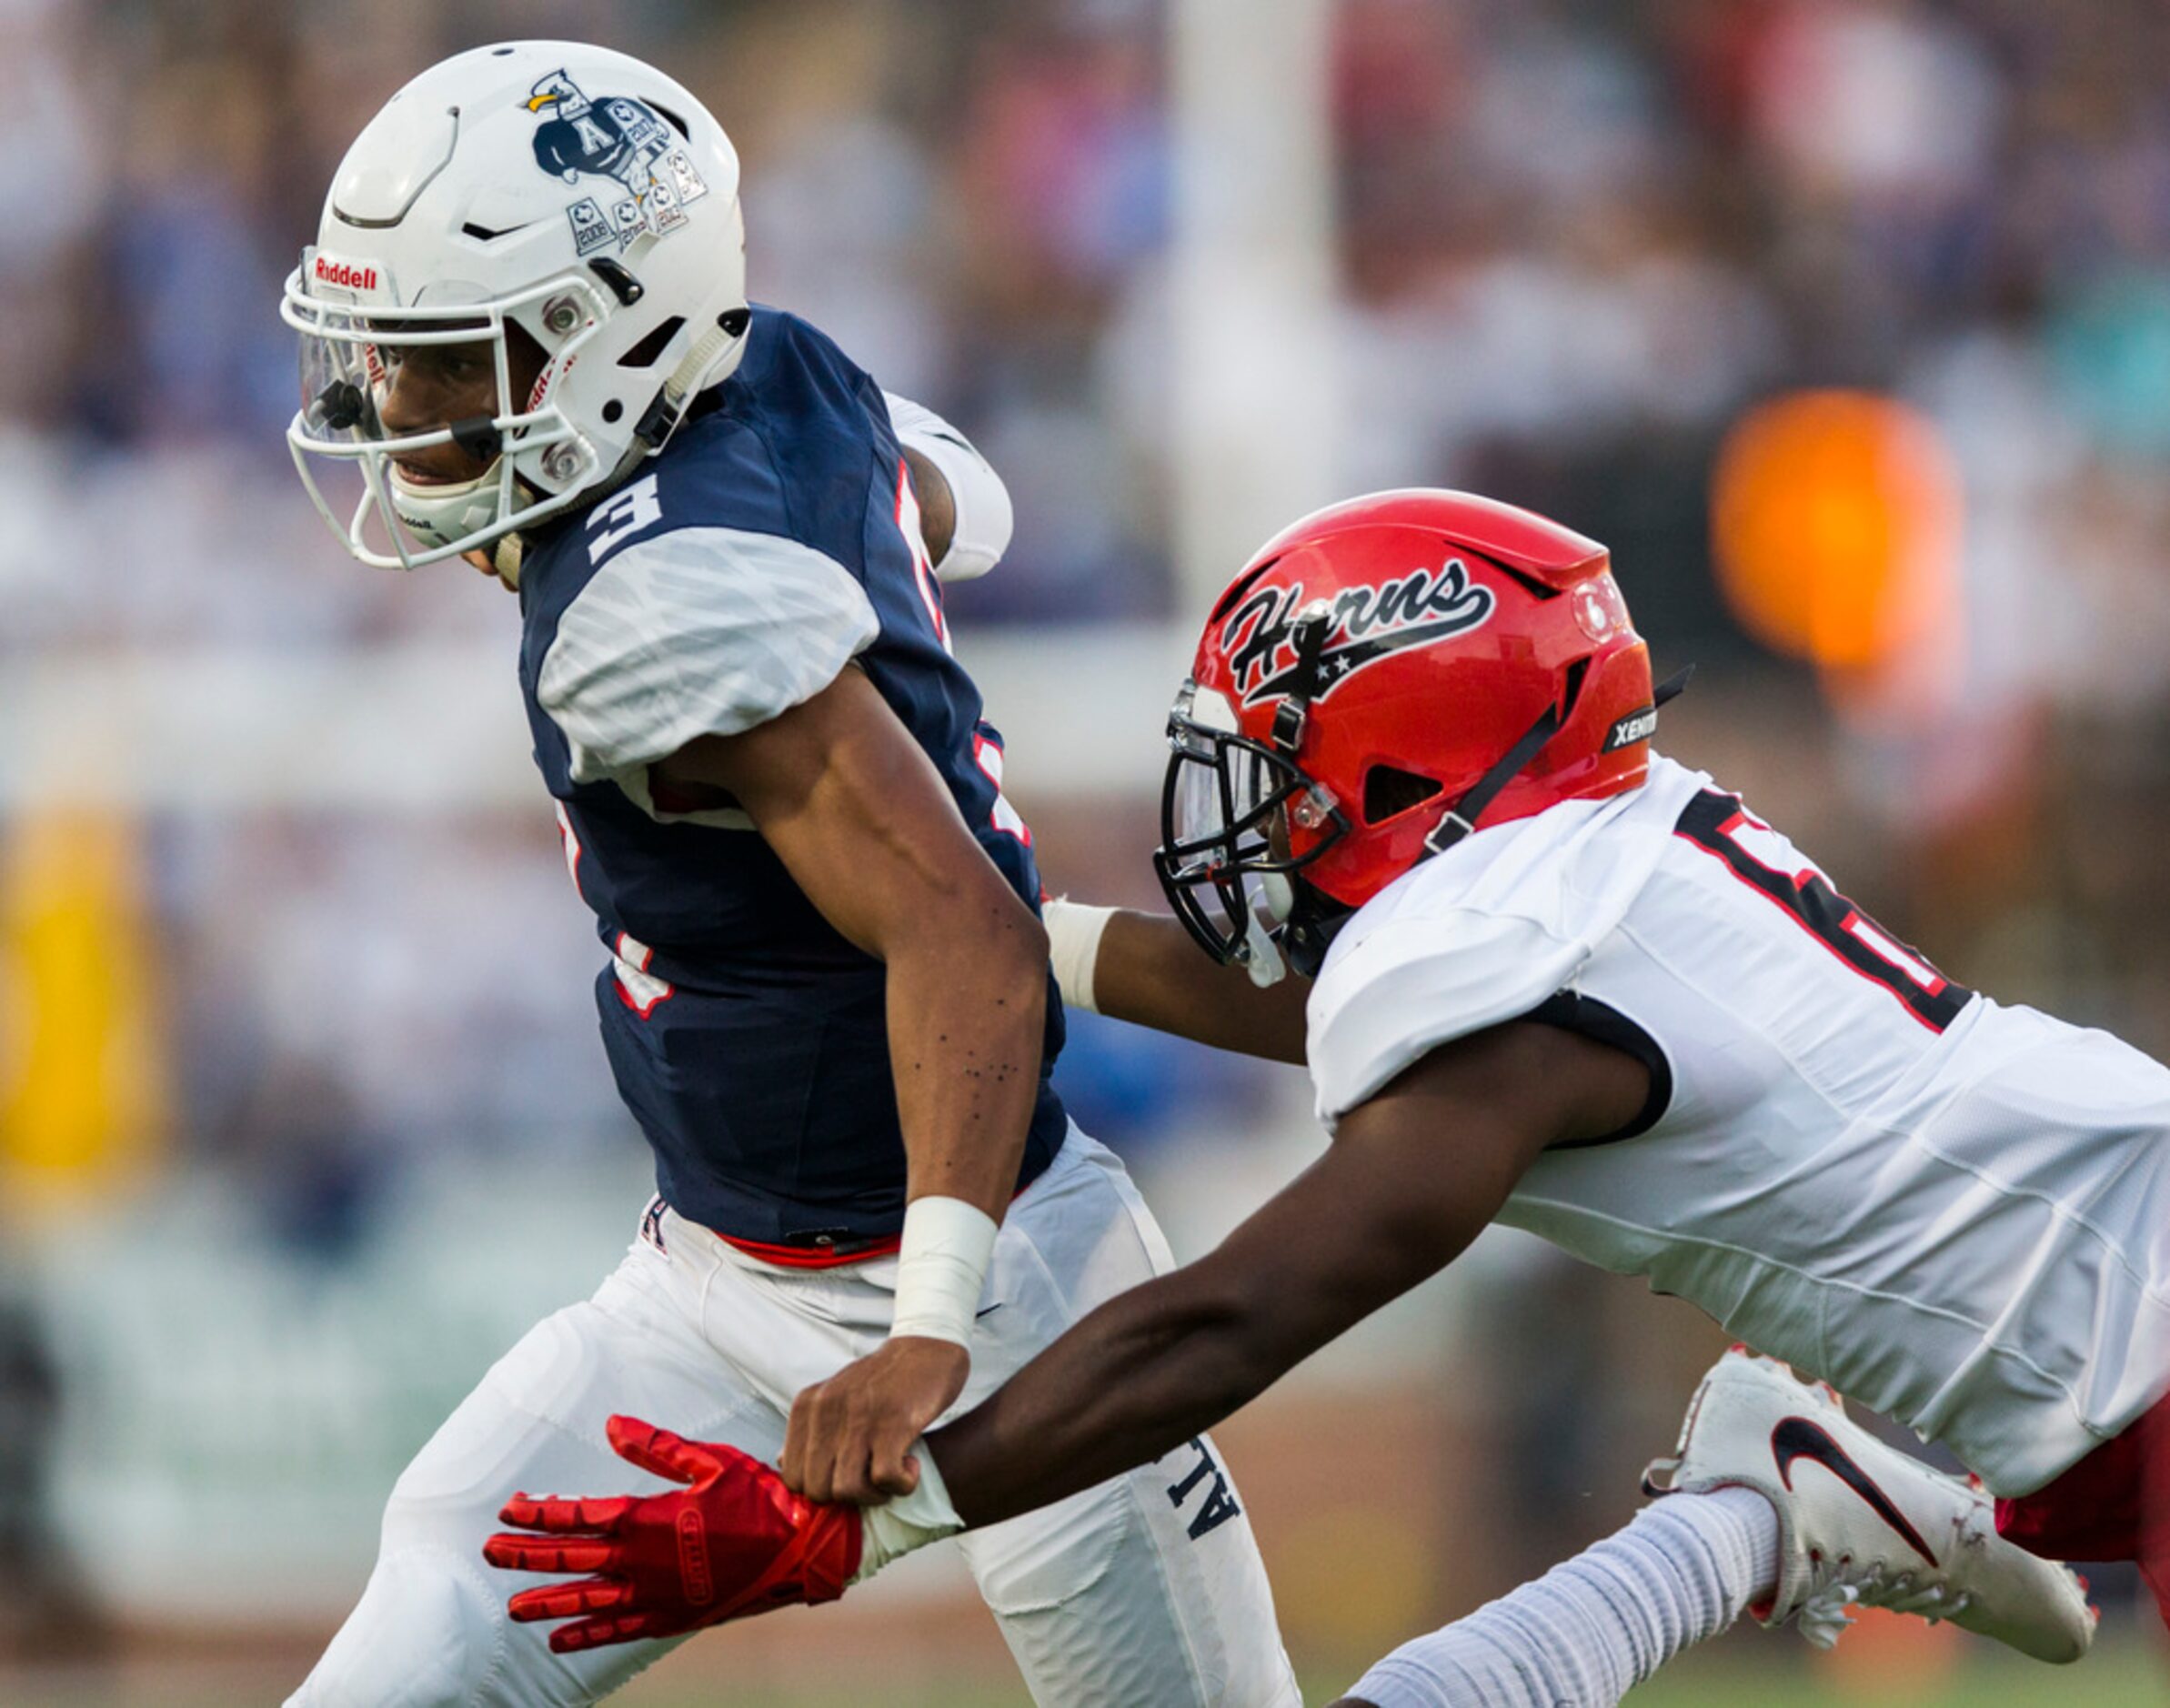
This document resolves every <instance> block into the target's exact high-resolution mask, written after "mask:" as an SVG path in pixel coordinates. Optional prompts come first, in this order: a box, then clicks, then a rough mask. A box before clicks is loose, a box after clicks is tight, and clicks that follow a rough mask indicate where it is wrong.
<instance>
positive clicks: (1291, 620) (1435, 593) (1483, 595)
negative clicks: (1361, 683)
mask: <svg viewBox="0 0 2170 1708" xmlns="http://www.w3.org/2000/svg"><path fill="white" fill-rule="evenodd" d="M1313 603H1317V604H1321V605H1325V604H1326V602H1325V601H1324V600H1318V601H1313ZM1498 604H1499V601H1498V599H1497V598H1495V597H1494V596H1493V594H1492V589H1491V588H1488V587H1486V586H1484V585H1483V584H1482V582H1473V581H1472V580H1471V579H1470V575H1469V568H1468V566H1467V565H1466V564H1464V563H1463V562H1462V559H1461V558H1449V559H1447V561H1446V562H1445V563H1444V564H1442V566H1441V567H1440V568H1437V569H1418V570H1415V571H1413V572H1412V573H1411V574H1409V575H1406V576H1397V577H1395V578H1392V579H1391V580H1387V581H1382V582H1381V583H1379V584H1378V585H1377V586H1375V587H1355V588H1343V589H1341V591H1340V592H1338V593H1336V594H1335V595H1334V596H1333V599H1332V602H1331V605H1330V606H1327V614H1328V616H1329V618H1330V620H1331V627H1330V628H1329V629H1328V630H1327V633H1326V639H1325V644H1324V646H1323V647H1322V648H1321V650H1320V653H1319V659H1318V674H1317V676H1316V678H1314V679H1313V680H1312V681H1311V682H1310V683H1308V684H1306V685H1305V686H1306V690H1307V692H1308V693H1309V695H1310V697H1311V698H1314V699H1323V698H1326V697H1327V696H1328V695H1329V694H1331V693H1332V692H1333V690H1334V688H1336V687H1337V686H1338V685H1339V684H1341V682H1343V681H1345V680H1346V679H1347V678H1349V677H1350V676H1351V675H1353V674H1354V673H1355V672H1356V671H1358V670H1361V669H1362V668H1364V666H1366V665H1367V664H1375V663H1377V662H1378V661H1379V660H1380V659H1381V658H1385V657H1386V656H1387V655H1388V654H1389V653H1391V652H1399V651H1400V650H1401V648H1404V647H1421V646H1422V645H1424V644H1425V643H1426V642H1427V641H1432V640H1443V639H1445V638H1447V637H1448V636H1450V635H1462V634H1467V633H1468V632H1469V631H1470V630H1471V629H1472V628H1482V626H1483V625H1484V623H1485V622H1486V621H1487V620H1489V619H1490V618H1491V616H1492V611H1493V610H1494V608H1496V607H1497V606H1498ZM1308 615H1310V611H1309V608H1308V607H1307V604H1306V601H1305V599H1304V595H1303V584H1302V583H1301V581H1297V582H1291V584H1290V585H1288V586H1287V587H1285V588H1266V589H1265V590H1264V591H1262V592H1259V593H1255V594H1253V595H1252V596H1251V598H1248V599H1246V600H1244V601H1243V602H1242V603H1241V605H1239V606H1237V607H1236V608H1235V609H1234V610H1233V611H1232V612H1231V613H1230V614H1229V618H1228V620H1227V621H1226V622H1225V623H1223V624H1222V625H1221V651H1222V652H1223V653H1224V654H1225V655H1226V656H1227V658H1228V664H1229V669H1230V671H1231V674H1232V675H1233V676H1234V678H1235V686H1236V689H1237V692H1239V693H1240V694H1241V696H1242V697H1243V703H1244V704H1245V705H1246V706H1255V705H1257V704H1258V703H1259V702H1260V701H1261V700H1262V699H1269V698H1273V697H1274V696H1277V695H1281V694H1287V693H1290V692H1291V691H1292V690H1293V689H1294V688H1296V687H1297V679H1298V678H1299V676H1300V675H1301V674H1303V665H1302V663H1301V660H1300V659H1299V658H1298V656H1297V643H1296V626H1297V623H1298V620H1299V619H1300V618H1302V617H1305V616H1308Z"/></svg>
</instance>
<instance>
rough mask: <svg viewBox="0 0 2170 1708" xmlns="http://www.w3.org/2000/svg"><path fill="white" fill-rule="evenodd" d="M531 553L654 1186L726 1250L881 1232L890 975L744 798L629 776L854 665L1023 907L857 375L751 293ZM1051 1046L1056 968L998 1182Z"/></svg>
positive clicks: (813, 334) (990, 737)
mask: <svg viewBox="0 0 2170 1708" xmlns="http://www.w3.org/2000/svg"><path fill="white" fill-rule="evenodd" d="M526 546H527V549H526V554H525V558H524V561H523V563H522V565H521V573H520V610H521V615H522V617H523V618H524V622H525V634H524V638H523V641H522V645H521V649H520V687H521V691H522V693H523V695H524V696H525V698H526V700H527V717H528V722H529V725H530V727H531V728H532V730H533V732H534V737H535V759H536V763H537V765H538V766H539V767H540V768H541V769H542V774H543V777H544V779H545V780H546V782H547V783H548V786H549V789H550V793H551V794H552V795H553V796H555V797H556V798H557V799H558V818H559V825H560V828H561V829H562V830H563V832H564V835H565V838H566V854H567V859H568V864H569V865H570V866H571V868H572V871H573V877H574V880H575V882H576V883H577V884H578V886H579V889H580V893H581V895H582V896H583V897H584V898H585V899H586V900H587V901H588V905H589V906H590V907H592V908H593V909H595V913H596V920H597V925H598V929H599V930H600V932H601V934H602V938H603V941H604V943H605V945H606V946H607V947H608V949H609V950H610V953H611V960H610V964H609V965H608V966H607V967H606V968H605V969H604V970H603V971H602V973H601V974H600V976H599V977H598V980H597V986H596V990H597V1003H598V1009H599V1010H600V1012H601V1015H602V1030H603V1040H604V1043H605V1046H606V1047H607V1049H608V1053H609V1057H610V1062H611V1067H612V1069H613V1070H614V1071H615V1072H616V1074H617V1078H618V1089H619V1090H620V1092H621V1093H622V1094H623V1095H624V1097H625V1100H626V1102H627V1104H628V1107H629V1108H630V1109H631V1110H632V1111H633V1113H634V1115H635V1116H636V1117H637V1118H638V1120H639V1122H640V1125H641V1128H642V1130H644V1131H645V1132H646V1133H647V1134H648V1140H649V1142H650V1143H651V1144H653V1145H654V1147H655V1150H656V1167H657V1183H658V1187H659V1189H660V1190H661V1191H662V1192H663V1195H664V1196H665V1197H666V1198H668V1200H669V1201H671V1203H672V1204H673V1205H675V1206H676V1207H677V1208H678V1210H679V1211H680V1212H681V1213H683V1214H685V1215H687V1216H689V1217H691V1218H692V1219H693V1220H695V1221H699V1222H702V1223H704V1224H706V1225H707V1226H708V1227H711V1228H713V1229H715V1230H716V1231H718V1232H720V1233H724V1234H727V1235H729V1236H731V1237H733V1238H737V1239H744V1240H753V1241H764V1242H771V1243H780V1244H800V1245H819V1244H821V1243H825V1242H827V1241H834V1242H836V1243H838V1244H839V1245H849V1244H852V1243H856V1242H859V1241H866V1240H870V1239H877V1238H879V1237H882V1236H885V1235H889V1234H892V1233H894V1232H895V1231H897V1229H898V1227H899V1225H900V1223H901V1221H902V1220H903V1211H904V1186H905V1156H904V1143H903V1135H902V1132H901V1130H900V1128H899V1123H898V1118H897V1104H896V1094H895V1089H894V1084H893V1081H892V1080H891V1076H890V1070H889V1048H888V1040H887V1031H886V1026H887V1020H886V1014H885V1004H884V970H883V968H882V967H881V965H880V963H879V962H878V961H876V960H874V959H871V958H870V957H869V956H867V955H866V954H864V953H862V952H861V951H860V950H859V949H855V948H854V947H852V945H851V944H849V942H847V941H846V940H845V939H843V938H842V937H840V936H839V934H838V933H837V931H836V930H835V929H834V928H832V927H831V926H830V925H829V922H828V921H827V920H826V919H823V918H822V917H821V915H820V913H819V911H818V910H817V909H815V908H814V906H813V904H812V903H811V902H809V900H808V899H807V898H806V897H805V895H804V894H802V893H801V892H800V890H799V887H798V885H797V884H795V883H794V882H793V881H792V879H791V877H790V874H789V872H787V871H786V870H785V869H784V866H783V863H782V862H781V861H780V860H779V859H777V857H776V855H775V854H774V853H773V852H771V851H770V849H769V845H768V843H767V842H765V841H764V840H763V839H761V837H760V836H759V834H758V832H757V831H756V830H755V829H754V828H753V825H752V821H751V820H750V819H748V818H747V817H746V815H745V814H744V813H742V812H738V811H736V810H733V809H712V808H711V809H707V810H698V811H673V810H670V809H669V806H668V803H658V801H657V800H656V799H654V797H653V795H652V794H651V792H650V789H649V784H648V766H649V765H650V764H652V763H653V762H654V761H656V760H658V759H664V758H667V757H668V755H670V754H672V753H675V752H676V751H678V749H680V748H682V747H683V746H685V744H686V743H687V742H688V741H690V740H692V739H693V738H696V737H698V736H700V735H704V734H717V735H725V736H728V735H734V734H738V733H739V732H741V731H743V730H745V729H748V728H753V727H754V726H756V725H758V724H759V723H762V722H764V721H766V720H767V719H768V718H773V717H775V716H777V715H778V714H779V712H782V711H784V710H786V709H788V708H790V707H791V706H794V705H797V704H799V703H800V702H802V701H804V700H805V699H807V698H810V697H811V696H812V695H814V694H816V693H819V691H820V690H821V689H822V688H825V687H826V686H828V684H829V682H831V681H833V680H834V679H835V678H836V677H837V675H838V673H839V671H841V670H843V669H844V668H848V667H849V666H851V665H853V664H856V665H857V666H858V668H860V669H863V670H864V671H865V672H866V673H867V676H868V678H869V680H870V681H871V682H872V683H873V684H874V686H875V688H877V689H878V690H879V693H880V695H881V697H882V698H883V699H884V700H885V701H886V702H887V703H888V704H889V708H890V709H891V710H892V711H894V712H895V713H896V715H897V717H898V718H899V719H900V720H901V721H902V723H903V724H904V726H905V728H907V729H909V731H910V732H911V735H912V737H913V738H914V739H915V740H917V741H918V742H919V746H920V747H921V748H922V749H924V750H925V751H926V753H927V756H928V758H929V759H930V760H932V761H933V763H934V766H935V768H936V769H937V770H939V772H940V774H941V776H942V779H943V780H944V781H945V782H946V783H947V784H948V785H949V790H950V793H951V794H952V795H953V796H954V797H955V799H956V801H957V806H958V809H959V811H960V812H961V813H962V814H963V815H964V819H965V822H966V823H967V824H968V825H969V826H971V827H972V829H973V830H974V832H975V834H976V835H977V836H978V838H979V840H980V846H981V847H982V848H983V849H986V851H987V854H988V856H989V858H990V859H992V860H993V861H994V862H995V864H996V865H997V866H998V867H999V868H1000V869H1001V872H1002V874H1003V876H1004V877H1005V878H1007V879H1009V880H1010V884H1011V886H1012V887H1013V888H1014V889H1016V890H1017V893H1018V894H1019V895H1020V897H1022V898H1023V899H1025V901H1026V902H1027V903H1028V904H1029V905H1030V906H1031V907H1032V908H1033V909H1035V910H1037V909H1038V907H1039V897H1040V876H1039V872H1038V870H1037V869H1036V868H1035V866H1034V863H1033V859H1032V850H1031V839H1030V832H1029V831H1028V830H1027V829H1025V827H1024V824H1023V822H1022V821H1021V820H1020V819H1019V818H1018V817H1017V815H1016V813H1015V812H1013V811H1012V810H1011V809H1010V807H1009V804H1008V803H1007V802H1006V801H1004V800H1003V799H1002V798H1001V794H1000V781H1001V747H1000V738H999V737H998V736H997V734H996V733H995V731H994V730H993V729H991V728H989V727H988V726H987V725H986V724H984V723H982V722H981V721H980V694H979V690H978V689H977V688H975V687H974V686H973V684H972V681H971V678H969V677H968V676H966V674H965V673H964V671H963V670H962V669H961V668H959V665H958V663H957V661H956V659H954V658H952V657H950V655H949V644H948V631H947V628H946V626H945V624H944V621H943V618H942V609H941V595H940V589H939V585H938V584H937V582H936V581H935V578H934V577H933V574H932V572H931V569H930V568H929V565H928V563H927V560H926V554H925V549H924V548H923V547H922V546H921V544H920V541H919V513H918V508H917V505H916V503H915V501H914V499H913V497H912V494H911V491H910V487H909V482H908V481H907V480H906V478H905V475H904V463H903V457H902V455H901V453H900V452H899V448H898V444H897V439H896V437H895V435H894V433H893V432H892V431H891V429H890V426H889V416H888V412H887V410H886V408H885V407H884V405H883V402H882V398H881V394H880V392H879V389H878V388H877V387H876V386H875V385H874V382H873V381H872V380H871V379H870V378H869V377H868V376H867V375H866V374H864V373H863V372H861V371H860V370H859V368H858V367H854V366H853V365H852V364H851V363H850V362H849V360H848V359H846V357H844V355H843V353H842V352H841V351H839V349H838V348H837V347H836V346H835V345H834V344H833V343H831V342H830V341H829V339H828V338H827V337H823V336H822V335H821V334H820V333H819V332H818V331H816V330H815V329H814V328H813V327H809V326H808V325H807V324H806V323H805V322H804V321H801V320H799V319H797V318H795V317H793V316H789V315H785V314H779V313H778V312H776V311H774V310H771V309H757V310H756V311H755V313H754V316H753V323H752V327H751V328H750V330H749V331H748V335H747V349H746V357H745V359H744V361H743V362H742V363H741V364H740V366H739V368H738V373H737V374H736V375H735V376H733V377H732V378H731V379H730V380H728V382H727V383H726V384H724V385H723V386H721V387H717V388H716V389H715V390H713V391H711V392H709V393H708V394H707V396H706V397H704V399H703V400H702V403H701V405H700V406H699V407H698V408H697V410H696V412H695V413H694V415H693V416H692V417H691V418H690V419H688V421H687V422H686V424H685V425H684V426H683V427H681V428H680V429H679V430H678V435H677V437H674V438H673V439H672V440H671V442H670V444H669V446H668V447H667V448H666V449H665V450H664V452H663V453H662V454H661V455H660V456H658V457H656V458H655V459H654V460H653V461H652V462H651V463H650V464H649V465H648V467H647V469H646V471H645V472H643V473H642V475H641V476H640V477H639V478H638V479H636V480H634V481H631V482H629V483H628V484H627V485H626V486H625V487H620V488H619V489H618V491H616V492H615V493H613V494H612V495H610V496H609V497H607V498H605V499H603V500H602V501H601V502H600V503H598V504H597V505H595V506H593V507H590V508H588V509H587V510H585V511H581V512H576V513H575V514H573V515H571V516H568V517H561V518H558V519H556V520H554V521H552V522H551V523H549V524H548V525H546V526H545V527H542V528H540V529H538V530H537V531H536V532H535V533H533V534H532V535H530V536H529V537H528V538H527V542H526ZM680 804H683V803H680ZM1061 1044H1062V1010H1061V1002H1060V997H1059V995H1058V994H1057V991H1056V989H1055V986H1054V983H1053V980H1051V979H1050V982H1049V986H1048V1021H1047V1036H1046V1046H1045V1050H1044V1054H1043V1056H1042V1060H1041V1065H1040V1099H1039V1103H1038V1106H1037V1108H1036V1109H1035V1110H1034V1113H1033V1118H1032V1123H1031V1128H1030V1133H1029V1135H1028V1137H1027V1141H1026V1148H1025V1160H1024V1168H1023V1172H1022V1174H1021V1176H1020V1182H1019V1183H1020V1186H1021V1185H1022V1184H1024V1183H1025V1181H1030V1180H1031V1179H1032V1178H1033V1177H1034V1176H1036V1175H1037V1174H1038V1173H1039V1172H1040V1170H1042V1169H1044V1168H1045V1167H1046V1166H1047V1165H1048V1163H1049V1162H1050V1160H1052V1159H1053V1157H1054V1155H1055V1152H1056V1150H1058V1149H1059V1148H1060V1145H1061V1142H1062V1135H1063V1132H1064V1130H1065V1128H1066V1125H1067V1122H1066V1120H1065V1117H1064V1115H1063V1112H1062V1106H1061V1102H1060V1099H1058V1098H1057V1096H1056V1095H1055V1092H1054V1090H1053V1089H1052V1087H1051V1086H1050V1083H1049V1080H1048V1076H1049V1075H1050V1072H1051V1070H1052V1069H1053V1066H1054V1061H1055V1057H1056V1054H1057V1052H1058V1051H1059V1050H1060V1048H1061Z"/></svg>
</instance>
